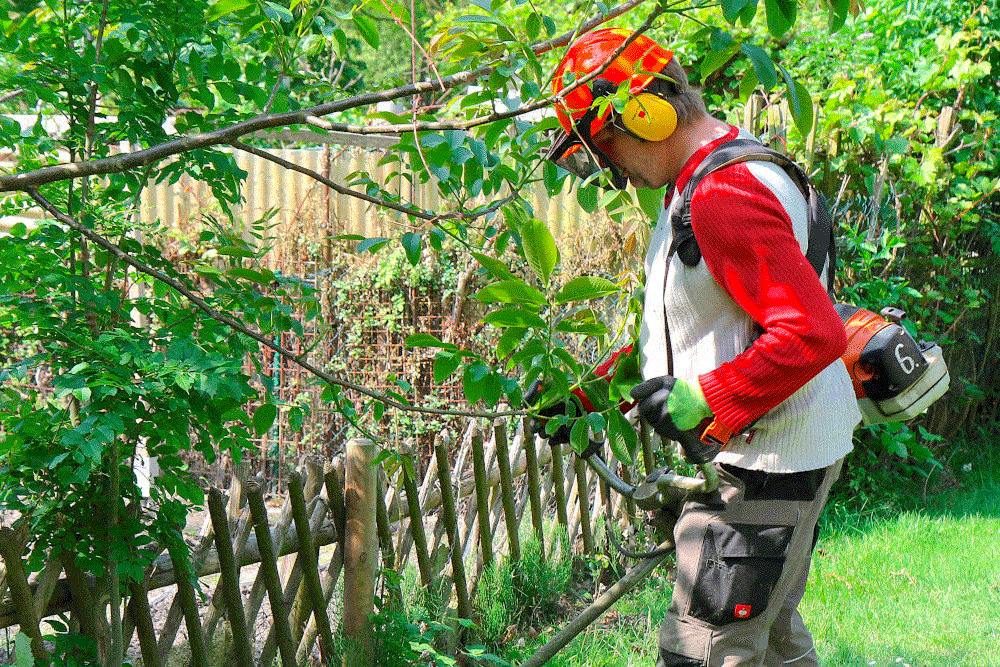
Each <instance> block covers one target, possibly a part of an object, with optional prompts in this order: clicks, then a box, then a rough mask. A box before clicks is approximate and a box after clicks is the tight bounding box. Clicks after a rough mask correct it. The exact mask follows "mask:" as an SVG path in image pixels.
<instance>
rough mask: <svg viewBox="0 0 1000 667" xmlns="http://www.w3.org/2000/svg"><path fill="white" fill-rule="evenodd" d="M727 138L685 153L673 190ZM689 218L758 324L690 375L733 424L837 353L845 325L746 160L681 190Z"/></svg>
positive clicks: (789, 390)
mask: <svg viewBox="0 0 1000 667" xmlns="http://www.w3.org/2000/svg"><path fill="white" fill-rule="evenodd" d="M734 130H735V128H734ZM734 133H735V132H733V133H731V134H734ZM729 138H731V137H730V136H728V135H727V136H726V137H723V138H722V139H720V140H718V141H716V142H713V143H711V144H708V145H707V146H705V147H703V148H702V149H701V150H700V151H698V152H697V153H696V154H695V155H694V156H692V157H691V159H690V160H689V161H688V162H687V164H686V165H685V167H684V169H683V170H682V171H681V174H680V175H679V177H678V180H677V190H678V191H682V190H683V189H684V186H685V184H686V183H687V181H688V179H689V178H690V177H691V175H692V173H693V172H694V170H695V168H697V166H698V164H700V162H701V161H702V159H704V157H705V156H706V155H707V154H708V153H709V152H711V150H713V149H714V148H715V147H716V146H717V145H718V144H719V143H722V142H723V141H726V140H728V139H729ZM735 221H739V226H738V227H736V226H735V225H734V222H735ZM691 223H692V228H693V230H694V233H695V237H696V238H697V240H698V246H699V248H700V249H701V253H702V257H703V259H704V261H705V262H706V264H707V267H708V269H709V271H710V272H711V274H712V276H713V277H714V278H715V280H716V281H717V282H718V283H719V285H720V286H721V287H722V288H723V289H724V290H725V291H726V292H727V293H728V294H729V296H730V297H732V298H733V300H734V301H736V303H737V304H739V306H740V307H741V308H742V309H743V310H744V311H746V313H747V314H748V315H750V317H752V318H753V319H754V320H755V321H756V322H757V323H758V324H760V325H761V326H762V327H763V329H764V333H763V334H762V335H761V336H760V337H759V338H758V339H757V340H756V341H754V343H753V345H752V346H751V347H750V348H748V349H747V350H746V351H745V352H743V353H742V354H740V355H739V356H737V357H736V358H735V359H733V360H732V361H730V362H727V363H724V364H722V365H721V366H719V367H718V368H717V369H715V370H713V371H710V372H708V373H704V374H702V375H700V376H699V378H698V379H699V382H700V384H701V387H702V390H703V391H704V393H705V398H706V399H707V401H708V404H709V406H710V407H711V408H712V411H713V412H714V413H715V415H716V418H717V419H718V420H719V421H721V422H722V423H723V424H725V425H726V426H728V427H729V428H730V429H732V430H733V431H734V432H739V431H741V430H742V429H744V428H745V427H746V426H747V425H749V424H750V423H751V422H753V421H754V420H756V419H758V418H759V417H761V416H762V415H764V414H765V413H766V412H768V411H769V410H771V409H772V408H774V407H775V406H777V405H778V404H779V403H781V402H782V401H783V400H785V399H786V398H788V397H789V396H791V395H792V394H793V393H794V392H795V391H796V390H797V389H799V388H800V387H802V386H803V385H804V384H805V383H806V382H808V381H809V380H810V379H811V378H812V377H813V376H815V375H816V374H817V373H819V372H820V371H821V370H823V369H824V368H825V367H826V366H828V365H829V364H830V363H832V362H833V361H834V360H835V359H837V358H838V357H840V355H841V354H843V351H844V349H845V347H846V345H847V338H846V333H845V331H844V326H843V324H842V323H841V320H840V317H839V316H838V315H837V313H836V311H835V310H834V308H833V304H832V303H831V302H830V297H829V296H828V295H827V292H826V290H825V289H824V287H823V285H822V284H821V282H820V280H819V278H818V277H817V275H816V273H815V272H814V271H813V269H812V267H811V266H810V264H809V262H808V261H807V260H806V258H805V257H804V256H803V253H802V251H801V249H800V248H799V243H798V241H797V240H796V238H795V234H794V231H793V228H792V223H791V220H790V219H789V217H788V215H787V213H786V212H785V209H784V208H783V207H782V206H781V204H780V203H779V202H778V200H777V198H776V197H775V196H774V194H773V193H772V192H771V191H770V190H768V189H767V188H766V187H765V186H764V185H763V184H761V183H760V182H759V181H758V180H757V179H756V178H755V177H754V176H753V175H752V174H751V173H750V170H749V168H748V167H747V165H746V163H740V164H736V165H733V166H731V167H727V168H725V169H722V170H720V171H716V172H714V173H712V174H709V175H708V176H706V177H705V178H704V179H703V180H702V181H701V183H700V184H699V185H698V188H697V189H696V190H695V193H694V195H693V196H692V199H691Z"/></svg>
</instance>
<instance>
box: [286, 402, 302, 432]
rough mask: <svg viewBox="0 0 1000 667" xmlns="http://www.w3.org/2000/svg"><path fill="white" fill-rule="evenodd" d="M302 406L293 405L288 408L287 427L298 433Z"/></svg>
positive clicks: (300, 425) (300, 426)
mask: <svg viewBox="0 0 1000 667" xmlns="http://www.w3.org/2000/svg"><path fill="white" fill-rule="evenodd" d="M302 417H303V415H302V408H300V407H299V406H297V405H296V406H293V407H292V408H290V409H289V410H288V427H289V428H291V429H292V430H293V431H295V432H296V433H298V432H299V431H301V430H302Z"/></svg>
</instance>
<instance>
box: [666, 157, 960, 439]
mask: <svg viewBox="0 0 1000 667" xmlns="http://www.w3.org/2000/svg"><path fill="white" fill-rule="evenodd" d="M748 161H755V162H771V163H773V164H776V165H778V166H779V167H781V169H782V170H783V171H784V172H785V173H786V174H788V176H789V178H791V179H792V181H793V182H794V183H795V185H796V186H797V187H798V189H799V191H800V192H801V193H802V195H803V197H804V198H805V200H806V206H807V211H808V216H809V218H808V219H809V242H808V245H807V247H806V252H805V258H806V260H807V261H808V262H809V264H810V265H811V266H812V267H813V270H814V271H816V275H818V276H822V275H823V267H824V265H826V267H827V277H826V283H827V284H826V290H827V292H828V293H829V294H830V299H831V300H833V301H834V307H835V308H836V310H837V314H839V315H840V317H841V320H842V321H843V322H844V326H845V328H846V329H847V340H848V343H847V350H846V352H844V355H843V357H842V360H843V362H844V365H845V366H846V367H847V371H848V373H850V375H851V380H852V381H853V383H854V389H855V395H856V397H857V399H858V406H859V407H860V408H861V413H862V415H863V418H864V423H865V424H879V423H883V422H892V421H906V420H908V419H911V418H912V417H915V416H916V415H918V414H920V413H921V412H923V411H924V409H926V408H927V407H928V406H929V405H930V404H931V403H933V402H934V401H936V400H937V399H938V398H940V397H941V396H942V395H943V394H944V393H945V392H946V391H947V390H948V384H949V381H950V377H949V374H948V368H947V365H946V364H945V362H944V358H943V357H942V355H941V348H940V347H939V346H938V345H936V344H934V343H930V342H927V341H921V342H919V343H918V342H917V341H916V340H915V339H914V338H913V337H912V336H911V335H910V333H909V332H908V331H907V330H906V329H905V328H904V327H903V326H902V324H901V322H902V320H903V318H905V317H906V313H905V312H904V311H902V310H900V309H899V308H895V307H893V306H886V307H885V308H883V309H882V311H881V315H877V314H875V313H873V312H871V311H869V310H865V309H863V308H859V307H857V306H852V305H850V304H844V303H836V300H835V299H834V296H833V280H834V274H835V273H836V265H837V244H836V242H835V240H834V236H833V232H834V230H833V218H832V217H831V215H830V209H829V207H828V206H827V203H826V199H825V198H824V197H823V195H822V194H821V193H820V192H819V191H818V190H816V188H815V186H813V184H812V182H811V181H810V180H809V176H808V175H806V173H805V171H804V170H803V169H802V167H800V166H799V165H798V164H797V163H795V162H794V161H793V160H791V159H790V158H788V157H787V156H785V155H783V154H782V153H779V152H778V151H775V150H773V149H770V148H767V147H766V146H763V145H761V144H759V143H758V142H756V141H753V140H751V139H733V140H732V141H728V142H726V143H724V144H722V145H720V146H719V147H718V148H716V149H715V150H714V151H712V152H711V153H710V154H709V155H708V156H707V157H705V159H704V160H702V162H701V164H700V165H698V168H697V169H695V171H694V173H693V174H692V175H691V179H690V180H689V181H688V182H687V185H685V186H684V190H683V191H682V192H681V194H680V197H681V199H680V201H679V202H678V204H677V206H676V207H675V209H674V212H673V214H672V215H671V217H670V225H671V229H672V232H673V238H672V240H671V243H670V248H669V249H668V251H667V258H666V262H667V265H668V266H669V264H670V261H671V259H672V258H673V256H674V255H675V254H676V255H677V256H678V258H679V259H680V260H681V262H682V263H683V264H684V265H685V266H689V267H693V266H697V265H698V262H700V261H701V249H700V248H699V247H698V240H697V239H696V238H695V235H694V229H693V227H692V225H691V197H692V196H693V195H694V191H695V189H697V187H698V184H699V183H701V181H702V179H703V178H705V177H706V176H708V175H709V174H711V173H712V172H715V171H718V170H719V169H724V168H726V167H729V166H731V165H734V164H738V163H740V162H748ZM827 260H829V261H827ZM667 350H668V357H672V353H671V351H670V350H671V346H670V340H669V335H668V340H667ZM671 361H672V359H671ZM671 366H672V364H671Z"/></svg>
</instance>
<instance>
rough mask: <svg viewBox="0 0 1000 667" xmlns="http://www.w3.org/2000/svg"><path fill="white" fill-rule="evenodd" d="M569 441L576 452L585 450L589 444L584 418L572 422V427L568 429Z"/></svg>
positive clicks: (579, 452)
mask: <svg viewBox="0 0 1000 667" xmlns="http://www.w3.org/2000/svg"><path fill="white" fill-rule="evenodd" d="M569 442H570V444H571V445H573V450H574V451H575V452H576V453H577V454H582V453H583V452H584V451H586V449H587V446H588V445H590V432H589V430H588V428H587V420H586V419H577V420H575V421H574V422H573V427H572V428H571V429H570V431H569Z"/></svg>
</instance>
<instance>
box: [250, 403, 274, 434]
mask: <svg viewBox="0 0 1000 667" xmlns="http://www.w3.org/2000/svg"><path fill="white" fill-rule="evenodd" d="M277 416H278V408H277V406H275V405H274V403H264V404H263V405H261V406H260V407H259V408H257V409H256V410H255V411H254V413H253V430H254V431H255V432H256V433H257V435H264V434H265V433H267V432H268V431H269V430H270V429H271V426H272V425H273V424H274V419H275V417H277Z"/></svg>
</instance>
